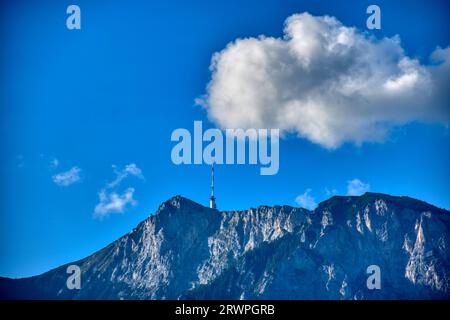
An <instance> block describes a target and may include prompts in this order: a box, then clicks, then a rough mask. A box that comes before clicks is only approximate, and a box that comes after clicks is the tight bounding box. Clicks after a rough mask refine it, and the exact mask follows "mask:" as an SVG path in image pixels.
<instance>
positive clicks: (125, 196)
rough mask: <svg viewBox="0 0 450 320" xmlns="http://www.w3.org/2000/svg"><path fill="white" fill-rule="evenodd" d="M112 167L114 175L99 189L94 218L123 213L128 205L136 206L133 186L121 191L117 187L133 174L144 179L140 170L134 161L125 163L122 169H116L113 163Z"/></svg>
mask: <svg viewBox="0 0 450 320" xmlns="http://www.w3.org/2000/svg"><path fill="white" fill-rule="evenodd" d="M112 168H113V171H114V173H115V175H116V177H115V179H114V180H113V181H111V182H108V183H106V185H105V186H104V187H103V188H102V189H101V190H100V191H99V193H98V198H99V202H98V204H97V205H96V206H95V209H94V218H103V217H106V216H108V215H109V214H111V213H123V212H125V210H126V209H127V208H128V207H130V206H136V205H137V203H138V202H137V201H136V200H135V199H134V192H135V189H134V188H132V187H128V188H126V189H125V190H124V191H122V192H121V191H119V190H117V189H119V187H120V185H121V184H122V182H123V181H124V180H125V179H126V178H127V177H130V176H134V177H137V178H139V179H141V180H144V179H145V178H144V175H143V174H142V170H141V169H140V168H139V167H138V166H137V165H136V164H135V163H130V164H127V165H126V166H125V167H124V168H123V169H118V168H117V166H114V165H113V166H112Z"/></svg>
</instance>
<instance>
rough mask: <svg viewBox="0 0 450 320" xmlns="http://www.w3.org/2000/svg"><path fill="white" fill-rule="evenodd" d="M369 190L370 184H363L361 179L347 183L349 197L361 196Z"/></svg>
mask: <svg viewBox="0 0 450 320" xmlns="http://www.w3.org/2000/svg"><path fill="white" fill-rule="evenodd" d="M369 190H370V184H368V183H365V182H362V181H361V180H359V179H353V180H349V181H348V182H347V194H348V195H349V196H360V195H362V194H364V193H366V192H367V191H369Z"/></svg>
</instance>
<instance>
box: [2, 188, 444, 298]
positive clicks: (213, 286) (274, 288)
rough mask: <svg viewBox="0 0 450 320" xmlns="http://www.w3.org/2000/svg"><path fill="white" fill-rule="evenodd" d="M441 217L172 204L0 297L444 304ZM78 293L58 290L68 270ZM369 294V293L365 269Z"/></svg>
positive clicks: (376, 206)
mask: <svg viewBox="0 0 450 320" xmlns="http://www.w3.org/2000/svg"><path fill="white" fill-rule="evenodd" d="M449 248H450V212H449V211H447V210H443V209H439V208H436V207H434V206H432V205H430V204H427V203H425V202H422V201H419V200H416V199H412V198H409V197H394V196H389V195H385V194H379V193H366V194H364V195H362V196H359V197H357V196H334V197H332V198H330V199H328V200H326V201H324V202H322V203H320V205H319V206H318V207H317V209H315V210H314V211H309V210H306V209H303V208H295V207H290V206H273V207H270V206H259V207H257V208H251V209H248V210H244V211H223V212H220V211H218V210H216V209H211V208H208V207H204V206H202V205H200V204H198V203H196V202H193V201H191V200H189V199H187V198H184V197H182V196H175V197H173V198H171V199H169V200H167V201H165V202H164V203H162V204H161V205H160V206H159V208H158V210H157V212H156V213H155V214H153V215H150V216H149V217H148V218H147V219H146V220H144V221H142V222H141V223H140V224H139V225H137V226H136V227H135V228H134V229H133V230H132V231H131V232H129V233H128V234H126V235H124V236H123V237H121V238H119V239H118V240H116V241H114V242H113V243H111V244H110V245H108V246H107V247H105V248H103V249H101V250H99V251H98V252H96V253H94V254H92V255H90V256H88V257H86V258H84V259H82V260H79V261H75V262H73V263H69V264H67V265H63V266H61V267H58V268H56V269H53V270H51V271H48V272H46V273H44V274H42V275H39V276H34V277H30V278H23V279H8V278H0V297H1V298H6V299H22V298H31V299H449V298H450V250H449ZM72 264H74V265H77V266H79V267H80V269H81V289H72V290H69V289H68V288H67V286H66V281H67V278H68V276H69V275H68V274H67V272H66V270H67V267H68V266H69V265H72ZM373 265H376V266H378V267H379V270H380V276H381V277H380V281H381V282H380V285H381V288H380V289H369V288H368V286H367V279H368V277H369V276H370V274H368V273H367V268H368V267H369V266H373Z"/></svg>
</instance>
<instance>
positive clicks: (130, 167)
mask: <svg viewBox="0 0 450 320" xmlns="http://www.w3.org/2000/svg"><path fill="white" fill-rule="evenodd" d="M112 167H113V170H114V173H115V174H116V179H114V181H112V182H110V183H108V186H107V187H108V188H114V187H116V186H118V185H119V184H120V183H121V182H122V180H124V179H125V178H126V177H128V176H130V175H131V176H135V177H138V178H139V179H144V176H143V175H142V170H141V169H139V168H138V166H137V165H136V164H135V163H130V164H127V165H126V166H125V168H124V169H122V170H118V169H117V166H115V165H113V166H112Z"/></svg>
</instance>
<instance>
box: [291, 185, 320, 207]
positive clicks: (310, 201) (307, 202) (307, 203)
mask: <svg viewBox="0 0 450 320" xmlns="http://www.w3.org/2000/svg"><path fill="white" fill-rule="evenodd" d="M295 202H296V203H297V204H298V205H299V206H301V207H303V208H306V209H308V210H314V209H315V208H316V207H317V202H316V201H315V199H314V197H313V196H312V195H311V189H306V191H305V192H304V193H303V194H301V195H299V196H297V198H295Z"/></svg>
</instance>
